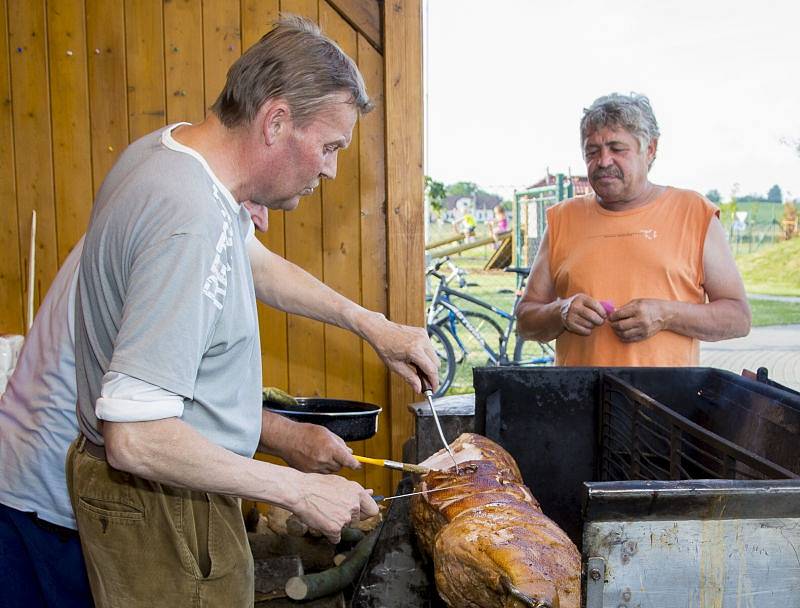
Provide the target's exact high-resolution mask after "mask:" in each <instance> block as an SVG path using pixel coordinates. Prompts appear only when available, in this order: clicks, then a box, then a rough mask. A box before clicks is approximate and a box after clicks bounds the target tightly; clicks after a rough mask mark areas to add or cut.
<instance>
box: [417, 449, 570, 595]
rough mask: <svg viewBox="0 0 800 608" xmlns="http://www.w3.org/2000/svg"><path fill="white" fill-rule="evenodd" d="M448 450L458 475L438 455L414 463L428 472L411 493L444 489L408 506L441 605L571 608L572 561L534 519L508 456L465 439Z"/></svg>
mask: <svg viewBox="0 0 800 608" xmlns="http://www.w3.org/2000/svg"><path fill="white" fill-rule="evenodd" d="M451 448H452V450H453V452H454V454H455V457H456V461H457V462H458V463H459V469H460V474H456V471H455V466H454V465H453V461H452V459H451V458H450V456H449V454H447V452H446V451H445V450H441V451H439V452H437V453H436V454H434V455H433V456H431V457H430V458H429V459H428V460H426V461H425V462H423V463H421V464H423V465H424V466H427V467H429V468H431V469H433V470H431V472H430V473H428V474H427V475H424V476H423V477H422V478H421V479H420V482H419V488H418V489H419V490H426V489H434V488H437V489H438V488H451V487H452V489H445V490H442V491H439V492H433V493H430V494H423V495H420V496H415V497H414V498H413V499H412V505H411V517H412V520H413V523H414V529H415V531H416V534H417V538H418V540H419V543H420V546H421V547H422V549H423V550H424V551H425V552H426V553H427V554H428V555H430V556H432V558H433V563H434V569H435V575H436V586H437V589H438V591H439V595H440V596H441V597H442V599H444V601H445V602H446V603H447V605H448V606H451V607H452V608H495V607H496V608H525V607H528V608H530V607H537V608H545V607H550V608H579V606H580V567H581V559H580V554H579V553H578V550H577V549H576V547H575V545H574V544H573V543H572V541H570V539H569V538H568V537H567V535H566V534H565V533H564V531H563V530H561V528H559V527H558V526H557V525H556V524H555V523H554V522H553V521H552V520H551V519H550V518H548V517H547V516H545V515H544V513H542V510H541V508H540V507H539V504H538V503H537V502H536V499H535V498H534V497H533V495H532V494H531V492H530V490H529V489H528V488H527V487H526V486H525V485H524V484H523V483H522V477H521V475H520V472H519V468H518V467H517V464H516V462H514V459H513V458H512V457H511V455H510V454H509V453H508V452H506V451H505V450H504V449H503V448H501V447H500V446H499V445H497V444H496V443H494V442H493V441H491V440H489V439H487V438H486V437H483V436H481V435H475V434H472V433H464V434H463V435H461V436H460V437H459V438H458V439H456V440H455V441H454V442H453V443H452V444H451ZM463 484H465V485H463ZM454 486H460V487H454Z"/></svg>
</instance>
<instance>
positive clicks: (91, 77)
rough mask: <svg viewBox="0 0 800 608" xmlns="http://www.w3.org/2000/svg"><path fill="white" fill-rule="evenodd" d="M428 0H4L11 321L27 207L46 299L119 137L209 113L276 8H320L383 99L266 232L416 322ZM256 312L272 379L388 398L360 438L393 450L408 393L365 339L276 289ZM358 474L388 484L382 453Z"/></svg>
mask: <svg viewBox="0 0 800 608" xmlns="http://www.w3.org/2000/svg"><path fill="white" fill-rule="evenodd" d="M420 4H421V0H394V1H393V2H392V3H390V4H387V5H386V14H384V3H383V2H379V1H378V0H163V2H158V1H156V0H126V1H125V0H82V1H81V0H0V42H3V43H4V44H1V45H0V239H2V244H3V252H2V254H0V333H23V328H24V324H25V318H24V315H25V313H24V303H23V301H24V294H25V292H26V289H27V278H26V276H27V272H26V270H25V269H26V267H27V263H28V247H29V240H30V217H31V211H32V210H33V209H35V210H36V212H37V215H38V230H37V237H36V275H35V285H34V286H35V296H36V305H37V306H38V303H39V301H40V300H41V298H43V297H44V295H45V294H46V292H47V288H48V286H49V285H50V283H51V282H52V280H53V277H54V276H55V274H56V272H57V270H58V267H59V265H60V264H61V263H62V262H63V261H64V259H65V257H66V256H67V254H68V253H69V251H70V250H71V248H72V247H73V246H74V245H75V243H76V242H77V240H78V239H79V238H80V236H81V234H83V232H84V231H85V229H86V224H87V221H88V217H89V212H90V209H91V205H92V198H93V195H94V193H95V192H96V191H97V189H98V188H99V186H100V183H101V182H102V179H103V177H104V176H105V174H106V172H107V171H108V170H109V168H110V167H111V166H112V165H113V163H114V161H115V160H116V158H117V156H118V155H119V153H120V152H121V151H122V150H123V149H124V148H125V146H126V145H127V144H128V143H129V142H131V141H133V140H135V139H137V138H138V137H140V136H142V135H144V134H146V133H148V132H150V131H152V130H154V129H157V128H158V127H160V126H163V125H166V124H169V123H172V122H176V121H181V120H185V121H190V122H195V121H200V120H202V119H203V117H204V115H205V112H206V108H208V107H209V106H210V105H211V103H213V101H214V99H215V98H216V95H217V93H218V92H219V90H220V89H221V87H222V85H223V84H224V82H225V75H226V72H227V69H228V67H229V65H230V64H231V63H232V62H233V61H234V60H235V59H236V58H237V57H238V56H239V55H240V54H241V52H242V50H243V49H246V48H247V47H249V46H250V45H252V44H253V43H254V42H255V41H257V40H258V39H259V38H260V36H261V35H263V34H264V33H265V32H266V31H267V30H268V28H269V24H270V23H271V22H272V21H274V20H275V18H276V17H277V16H278V15H279V13H281V12H289V13H295V14H300V15H304V16H307V17H310V18H311V19H313V20H314V21H316V22H318V23H319V24H320V26H321V27H322V29H323V31H325V32H326V33H327V34H328V35H329V36H331V37H332V38H333V39H335V40H336V41H337V42H338V43H339V44H340V46H341V47H342V48H343V49H344V51H345V52H347V53H348V54H349V55H350V56H351V57H353V58H354V59H355V60H356V61H357V63H358V65H359V67H360V69H361V71H362V73H363V74H364V78H365V80H366V83H367V88H368V90H369V92H370V94H371V96H372V97H373V98H374V100H375V102H376V108H375V110H374V111H373V112H372V113H370V114H368V115H367V116H364V117H362V118H361V119H360V120H359V122H358V123H357V125H356V128H355V130H354V133H353V143H352V145H351V146H350V148H349V149H347V150H346V151H344V152H342V153H340V155H339V170H338V177H337V178H336V180H335V181H332V182H325V183H323V186H322V188H321V189H320V191H317V192H315V193H314V194H313V195H312V196H310V197H306V198H305V199H304V200H303V201H302V202H301V205H300V207H299V208H298V210H296V211H293V212H290V213H286V214H284V213H283V212H276V213H270V229H269V232H268V233H267V234H266V235H262V236H261V237H260V238H262V240H263V241H264V242H265V243H266V244H267V246H268V247H270V248H271V249H272V250H274V251H277V252H278V253H280V254H281V255H284V256H285V257H286V258H288V259H290V260H292V261H293V262H295V263H297V264H299V265H300V266H302V267H303V268H305V269H306V270H308V271H309V272H311V273H312V274H314V275H315V276H317V277H318V278H320V279H322V280H323V281H325V282H326V283H327V284H328V285H330V286H332V287H333V288H335V289H337V290H338V291H340V292H341V293H343V294H345V295H346V296H347V297H349V298H351V299H353V300H355V301H357V302H360V303H362V304H363V305H364V306H366V307H369V308H371V309H374V310H379V311H382V312H384V313H385V314H386V315H387V316H389V317H390V318H392V319H394V320H397V321H398V322H406V323H414V324H417V325H421V324H422V320H423V316H422V306H423V288H422V277H423V270H422V265H423V261H422V255H423V245H422V213H423V212H422V91H421V65H422V57H421V52H422V49H421V30H422V23H421V6H420ZM387 204H388V207H387ZM387 208H388V210H389V212H388V217H387ZM259 316H260V322H261V334H262V352H263V355H264V384H265V385H272V386H277V387H281V388H284V389H287V390H289V391H291V392H292V393H294V394H298V395H330V396H337V397H345V398H352V399H359V400H362V399H363V400H367V401H371V402H373V403H377V404H380V405H381V406H383V407H384V413H383V414H382V417H381V421H380V431H379V434H378V435H377V436H376V437H375V438H374V439H372V440H370V441H368V442H366V443H364V442H360V443H359V444H356V445H353V448H354V450H356V451H357V453H362V454H367V455H376V456H390V455H394V456H395V457H399V454H400V449H401V446H402V441H403V440H404V439H405V437H407V436H408V434H409V430H410V417H409V415H408V414H407V412H406V411H405V406H406V404H407V403H408V402H409V401H411V400H412V398H413V395H412V394H411V392H410V391H409V390H408V389H406V388H405V387H404V386H403V383H402V382H401V381H399V380H398V379H397V378H394V379H390V378H389V375H388V374H387V372H386V370H385V368H384V366H383V365H382V363H381V362H380V360H379V359H378V358H377V356H376V355H375V354H374V353H373V351H372V350H371V349H370V348H369V346H367V345H365V344H362V342H361V341H360V340H359V339H358V338H356V337H355V336H353V335H352V334H349V333H347V332H344V331H342V330H339V329H337V328H334V327H326V326H323V325H322V324H320V323H317V322H313V321H309V320H307V319H302V318H297V317H294V316H287V315H285V314H282V313H278V312H276V311H272V310H268V309H266V308H265V307H261V306H260V311H259ZM353 477H354V478H355V479H357V480H359V481H361V482H364V483H366V484H367V485H369V486H371V487H375V488H376V489H378V490H379V491H380V492H381V493H386V492H388V491H390V486H391V483H392V480H391V477H390V476H389V475H388V474H387V473H385V472H383V471H381V470H375V469H367V470H365V471H362V472H359V473H357V474H355V475H353Z"/></svg>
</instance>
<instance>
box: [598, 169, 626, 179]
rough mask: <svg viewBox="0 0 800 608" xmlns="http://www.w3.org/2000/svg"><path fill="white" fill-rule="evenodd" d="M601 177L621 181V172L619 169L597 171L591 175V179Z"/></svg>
mask: <svg viewBox="0 0 800 608" xmlns="http://www.w3.org/2000/svg"><path fill="white" fill-rule="evenodd" d="M603 177H616V178H619V179H622V171H620V170H619V169H615V168H612V169H598V170H597V171H595V172H594V173H592V179H601V178H603Z"/></svg>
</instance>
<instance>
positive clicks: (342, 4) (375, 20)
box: [327, 0, 382, 51]
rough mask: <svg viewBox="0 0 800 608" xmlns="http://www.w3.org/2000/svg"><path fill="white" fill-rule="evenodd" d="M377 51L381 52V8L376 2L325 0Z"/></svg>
mask: <svg viewBox="0 0 800 608" xmlns="http://www.w3.org/2000/svg"><path fill="white" fill-rule="evenodd" d="M327 2H328V4H330V5H331V7H333V9H334V10H335V11H336V12H337V13H339V14H340V15H341V16H342V18H343V19H344V20H345V21H347V22H348V23H349V24H350V25H352V26H353V27H354V28H355V29H356V31H358V33H360V34H361V35H362V36H364V38H366V39H367V41H368V42H369V43H370V44H371V45H372V46H373V47H375V49H377V50H378V51H380V50H381V48H382V44H381V42H382V41H381V7H380V5H379V4H378V1H377V0H327Z"/></svg>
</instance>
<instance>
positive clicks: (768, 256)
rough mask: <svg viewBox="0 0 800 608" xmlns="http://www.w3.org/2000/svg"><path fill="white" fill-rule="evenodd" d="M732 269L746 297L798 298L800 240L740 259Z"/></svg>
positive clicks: (799, 287) (741, 256)
mask: <svg viewBox="0 0 800 608" xmlns="http://www.w3.org/2000/svg"><path fill="white" fill-rule="evenodd" d="M736 265H737V266H738V267H739V271H740V272H741V273H742V278H743V279H744V284H745V287H746V288H747V291H748V293H763V294H769V295H781V296H800V238H794V239H792V240H790V241H781V242H779V243H776V244H775V245H770V246H768V247H763V248H762V249H759V250H758V251H756V252H754V253H749V254H746V255H740V256H738V257H737V258H736Z"/></svg>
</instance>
